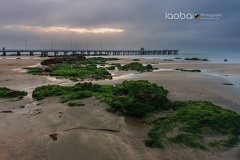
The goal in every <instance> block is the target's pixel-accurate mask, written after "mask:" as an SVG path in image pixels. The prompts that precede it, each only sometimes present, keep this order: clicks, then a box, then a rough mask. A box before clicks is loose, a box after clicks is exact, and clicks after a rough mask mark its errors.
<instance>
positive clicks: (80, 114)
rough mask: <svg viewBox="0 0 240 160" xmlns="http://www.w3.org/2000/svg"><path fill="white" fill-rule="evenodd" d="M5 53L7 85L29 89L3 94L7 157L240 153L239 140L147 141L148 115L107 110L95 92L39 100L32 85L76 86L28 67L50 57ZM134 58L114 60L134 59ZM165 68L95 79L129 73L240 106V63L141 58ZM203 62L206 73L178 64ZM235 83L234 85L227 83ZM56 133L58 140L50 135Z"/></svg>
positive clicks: (0, 118) (193, 96) (2, 64)
mask: <svg viewBox="0 0 240 160" xmlns="http://www.w3.org/2000/svg"><path fill="white" fill-rule="evenodd" d="M4 58H5V59H0V86H1V87H8V88H10V89H15V90H21V91H26V92H28V96H26V97H24V98H23V99H14V98H1V99H0V112H1V111H7V110H11V111H12V113H0V128H1V130H0V135H1V137H0V144H1V145H0V150H1V154H0V159H36V160H38V159H39V160H40V159H54V160H55V159H56V160H59V159H90V160H98V159H99V160H100V159H106V160H108V159H109V160H111V159H122V160H124V159H126V160H127V159H133V160H141V159H144V160H145V159H149V160H155V159H156V160H157V159H160V160H161V159H171V160H172V159H173V160H174V159H186V160H188V159H189V160H190V159H191V160H193V159H196V160H197V159H211V160H215V159H218V160H227V159H231V160H235V159H236V160H237V159H239V158H240V147H239V146H238V147H235V148H231V149H229V150H224V151H221V150H211V151H207V152H206V151H201V150H197V149H192V148H188V147H185V146H183V145H177V144H176V145H172V144H166V148H165V149H164V150H161V149H152V148H148V147H146V146H145V145H144V140H145V139H146V136H147V133H148V131H149V129H150V126H146V125H143V124H142V123H141V120H139V119H135V118H130V117H124V116H123V115H117V114H113V113H109V112H107V111H106V108H107V107H108V106H107V105H106V104H104V103H102V102H100V101H99V100H97V99H95V98H94V97H90V98H86V99H84V100H82V101H83V102H84V103H85V104H86V105H85V106H82V107H74V108H71V107H69V106H68V105H67V104H64V103H60V100H59V97H49V98H46V99H44V100H40V101H35V100H34V99H32V97H31V93H32V91H33V90H34V89H35V88H36V87H38V86H42V85H48V84H58V85H74V84H76V83H78V82H72V81H69V80H67V79H56V78H54V77H49V76H48V77H47V76H38V75H31V74H28V73H26V70H24V69H22V68H25V67H28V66H34V65H39V63H40V61H41V60H43V59H45V58H40V57H33V58H31V57H28V56H27V57H23V56H21V57H19V58H20V59H19V58H18V59H17V58H16V57H4ZM131 62H133V60H132V59H129V58H128V59H127V58H125V59H121V60H118V61H110V62H109V63H120V64H127V63H131ZM140 62H141V63H143V64H152V65H153V67H154V68H158V69H157V70H154V71H153V72H144V73H137V72H136V71H117V70H115V71H110V73H111V74H112V76H113V79H112V80H98V81H91V82H92V83H96V84H116V83H121V82H123V81H124V80H148V81H149V82H151V83H156V84H157V85H160V86H163V87H164V88H165V89H167V90H168V91H169V94H168V98H169V99H170V100H172V101H178V100H182V101H187V100H207V101H211V102H212V103H214V104H216V105H219V106H221V107H223V108H226V109H230V110H232V111H235V112H237V113H240V99H239V95H240V63H224V62H218V63H216V62H214V63H213V62H211V61H206V62H205V61H183V60H179V59H178V60H176V59H175V60H174V61H164V60H161V59H140ZM177 68H182V69H199V70H201V73H199V72H182V71H179V70H175V69H177ZM224 84H232V85H224ZM53 134H55V136H56V137H57V139H56V140H53V139H52V138H51V137H49V135H53Z"/></svg>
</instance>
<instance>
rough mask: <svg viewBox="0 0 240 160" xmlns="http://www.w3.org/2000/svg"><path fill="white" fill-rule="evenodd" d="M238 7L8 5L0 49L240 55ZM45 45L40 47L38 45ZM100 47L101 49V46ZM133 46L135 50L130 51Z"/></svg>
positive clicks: (133, 1)
mask: <svg viewBox="0 0 240 160" xmlns="http://www.w3.org/2000/svg"><path fill="white" fill-rule="evenodd" d="M239 6H240V1H239V0H232V1H219V0H211V1H209V0H201V1H192V0H181V1H176V0H168V1H160V0H151V1H147V0H130V1H129V0H81V1H79V0H21V1H16V0H7V1H5V2H4V3H2V4H1V6H0V19H1V21H0V26H2V27H0V35H1V36H0V45H1V46H6V47H9V48H17V47H21V46H22V44H23V41H24V40H28V42H29V47H30V46H31V43H32V46H34V47H36V48H41V47H42V48H46V47H48V46H49V43H46V44H45V43H44V42H45V41H47V42H51V41H52V40H54V42H55V43H56V47H57V44H59V47H61V46H63V45H62V44H65V43H66V44H69V41H73V42H74V43H75V46H76V47H77V45H79V47H82V46H83V44H86V42H88V43H89V45H91V44H92V46H94V45H93V44H96V45H95V46H96V48H97V47H99V46H100V45H99V44H100V43H103V44H106V45H105V46H108V47H112V45H113V43H114V44H115V48H116V49H117V48H122V46H123V43H124V46H125V48H129V49H131V48H135V49H137V48H139V47H141V46H143V47H145V48H147V47H148V46H149V47H150V48H152V49H154V48H167V46H172V47H173V48H177V49H179V50H180V52H200V51H201V52H210V51H214V52H240V46H239V44H238V43H237V42H239V41H240V32H239V27H238V26H240V21H238V15H240V10H239ZM165 12H171V13H175V12H176V13H179V12H183V13H199V14H201V13H205V14H223V17H222V18H221V19H219V20H166V19H165V17H164V15H165V14H164V13H165ZM40 44H41V45H40ZM97 44H98V45H97ZM132 46H134V47H132Z"/></svg>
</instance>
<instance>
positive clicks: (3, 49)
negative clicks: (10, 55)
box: [2, 47, 6, 56]
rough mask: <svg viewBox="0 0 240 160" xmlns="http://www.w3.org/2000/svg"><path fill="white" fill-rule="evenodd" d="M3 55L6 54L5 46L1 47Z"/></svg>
mask: <svg viewBox="0 0 240 160" xmlns="http://www.w3.org/2000/svg"><path fill="white" fill-rule="evenodd" d="M2 50H3V56H6V52H5V47H3V49H2Z"/></svg>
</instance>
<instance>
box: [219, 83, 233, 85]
mask: <svg viewBox="0 0 240 160" xmlns="http://www.w3.org/2000/svg"><path fill="white" fill-rule="evenodd" d="M222 85H225V86H232V85H233V84H232V83H222Z"/></svg>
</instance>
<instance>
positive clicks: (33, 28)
mask: <svg viewBox="0 0 240 160" xmlns="http://www.w3.org/2000/svg"><path fill="white" fill-rule="evenodd" d="M3 28H5V29H16V30H26V31H36V32H76V33H121V32H123V31H124V30H123V29H115V28H71V27H55V26H54V27H42V26H24V25H16V26H15V25H7V26H3Z"/></svg>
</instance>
